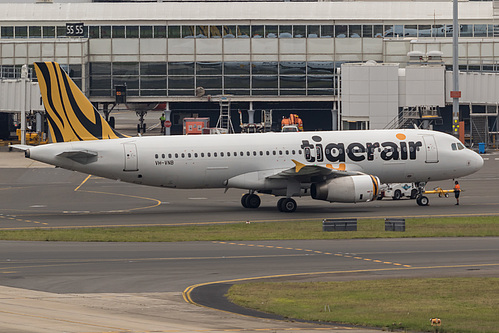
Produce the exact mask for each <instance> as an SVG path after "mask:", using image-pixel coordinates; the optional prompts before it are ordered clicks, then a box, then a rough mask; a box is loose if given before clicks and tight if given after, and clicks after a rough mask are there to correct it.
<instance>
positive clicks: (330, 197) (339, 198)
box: [310, 175, 379, 202]
mask: <svg viewBox="0 0 499 333" xmlns="http://www.w3.org/2000/svg"><path fill="white" fill-rule="evenodd" d="M378 192H379V178H378V177H376V176H372V175H358V176H346V177H338V178H334V179H331V180H328V181H325V182H322V183H314V184H312V185H311V187H310V194H311V196H312V198H313V199H316V200H324V201H329V202H366V201H371V200H374V199H376V197H377V196H378Z"/></svg>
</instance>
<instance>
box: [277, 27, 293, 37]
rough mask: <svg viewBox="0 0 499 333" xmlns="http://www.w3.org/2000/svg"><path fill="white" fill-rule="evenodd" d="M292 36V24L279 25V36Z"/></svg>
mask: <svg viewBox="0 0 499 333" xmlns="http://www.w3.org/2000/svg"><path fill="white" fill-rule="evenodd" d="M292 37H293V26H292V25H280V26H279V38H292Z"/></svg>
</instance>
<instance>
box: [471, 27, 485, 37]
mask: <svg viewBox="0 0 499 333" xmlns="http://www.w3.org/2000/svg"><path fill="white" fill-rule="evenodd" d="M473 36H474V37H487V25H486V24H475V25H474V27H473Z"/></svg>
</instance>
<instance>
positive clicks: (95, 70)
mask: <svg viewBox="0 0 499 333" xmlns="http://www.w3.org/2000/svg"><path fill="white" fill-rule="evenodd" d="M89 67H90V77H94V76H96V75H106V76H109V75H111V63H109V62H91V63H90V66H89Z"/></svg>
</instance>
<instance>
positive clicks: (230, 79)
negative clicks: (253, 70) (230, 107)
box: [224, 75, 250, 89]
mask: <svg viewBox="0 0 499 333" xmlns="http://www.w3.org/2000/svg"><path fill="white" fill-rule="evenodd" d="M224 86H225V89H249V88H250V77H249V76H242V75H240V76H224Z"/></svg>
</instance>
